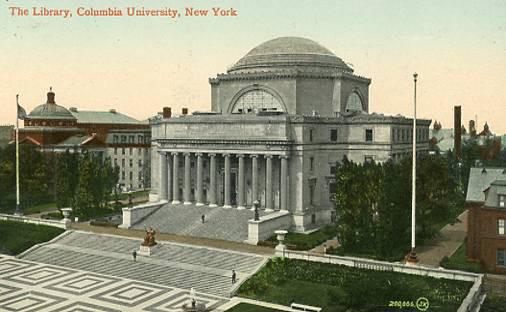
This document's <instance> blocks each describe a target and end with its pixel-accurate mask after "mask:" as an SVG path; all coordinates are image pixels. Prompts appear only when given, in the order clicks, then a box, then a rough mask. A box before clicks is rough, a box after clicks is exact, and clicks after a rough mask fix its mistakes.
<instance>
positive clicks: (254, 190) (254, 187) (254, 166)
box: [251, 155, 258, 210]
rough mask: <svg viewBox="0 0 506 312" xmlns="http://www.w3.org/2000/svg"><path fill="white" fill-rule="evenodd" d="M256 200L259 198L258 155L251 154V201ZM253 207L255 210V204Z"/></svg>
mask: <svg viewBox="0 0 506 312" xmlns="http://www.w3.org/2000/svg"><path fill="white" fill-rule="evenodd" d="M255 200H258V155H251V202H252V203H254V202H255ZM251 209H252V210H255V206H253V205H252V208H251Z"/></svg>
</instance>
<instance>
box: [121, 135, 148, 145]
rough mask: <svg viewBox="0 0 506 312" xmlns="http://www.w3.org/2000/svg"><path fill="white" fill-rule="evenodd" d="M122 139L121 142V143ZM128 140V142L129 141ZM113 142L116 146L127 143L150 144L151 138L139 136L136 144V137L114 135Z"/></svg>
mask: <svg viewBox="0 0 506 312" xmlns="http://www.w3.org/2000/svg"><path fill="white" fill-rule="evenodd" d="M120 139H121V141H120ZM127 140H128V141H127ZM112 142H113V143H114V144H119V143H121V144H126V143H129V144H132V143H138V144H148V143H149V137H148V136H143V135H138V136H137V142H135V135H128V136H126V135H121V136H120V135H114V136H113V137H112Z"/></svg>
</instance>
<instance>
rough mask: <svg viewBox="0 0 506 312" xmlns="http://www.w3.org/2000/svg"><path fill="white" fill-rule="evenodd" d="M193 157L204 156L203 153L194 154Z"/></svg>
mask: <svg viewBox="0 0 506 312" xmlns="http://www.w3.org/2000/svg"><path fill="white" fill-rule="evenodd" d="M195 156H198V157H202V156H204V153H195Z"/></svg>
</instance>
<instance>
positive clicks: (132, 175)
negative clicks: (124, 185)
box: [121, 170, 142, 181]
mask: <svg viewBox="0 0 506 312" xmlns="http://www.w3.org/2000/svg"><path fill="white" fill-rule="evenodd" d="M125 176H126V175H125V170H122V171H121V180H123V181H124V180H125ZM128 176H129V180H130V181H133V179H134V173H133V171H130V172H129V174H128ZM138 177H139V180H142V171H139V175H138Z"/></svg>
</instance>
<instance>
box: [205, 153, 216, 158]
mask: <svg viewBox="0 0 506 312" xmlns="http://www.w3.org/2000/svg"><path fill="white" fill-rule="evenodd" d="M207 156H209V157H216V153H207Z"/></svg>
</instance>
